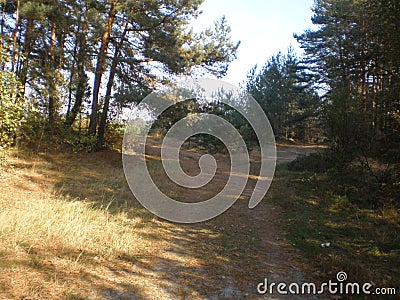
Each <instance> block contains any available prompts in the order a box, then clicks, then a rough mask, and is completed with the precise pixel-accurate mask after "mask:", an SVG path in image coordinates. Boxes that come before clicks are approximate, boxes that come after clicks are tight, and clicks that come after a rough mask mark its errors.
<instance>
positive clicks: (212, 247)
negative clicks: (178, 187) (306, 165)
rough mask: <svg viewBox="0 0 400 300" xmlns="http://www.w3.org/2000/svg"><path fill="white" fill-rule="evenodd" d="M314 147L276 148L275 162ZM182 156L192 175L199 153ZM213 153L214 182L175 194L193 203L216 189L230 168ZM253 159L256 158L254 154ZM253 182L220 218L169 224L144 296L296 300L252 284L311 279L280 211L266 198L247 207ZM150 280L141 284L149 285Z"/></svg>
mask: <svg viewBox="0 0 400 300" xmlns="http://www.w3.org/2000/svg"><path fill="white" fill-rule="evenodd" d="M159 146H160V145H159V144H158V143H157V141H152V142H151V146H150V147H148V149H147V152H148V154H149V155H151V156H152V157H158V156H159V154H160V148H159ZM315 151H316V149H315V148H313V147H304V146H303V147H301V146H286V147H278V153H277V154H278V155H277V156H278V163H279V162H287V161H290V160H293V159H294V158H296V157H297V156H298V155H307V154H309V153H311V152H315ZM181 154H182V157H181V159H182V164H183V168H184V169H185V170H186V171H187V172H188V173H192V174H193V175H194V174H197V172H199V168H198V157H199V156H200V155H199V154H197V153H192V152H188V151H181ZM215 157H216V159H217V161H218V170H217V173H216V175H215V177H214V179H213V182H216V184H214V185H213V184H211V185H207V188H205V189H198V190H196V191H193V190H189V191H188V190H184V191H179V192H178V194H177V195H178V197H177V198H179V199H180V200H182V201H194V202H197V201H202V200H205V199H208V198H209V197H210V196H213V195H215V194H216V193H218V192H219V191H220V188H221V187H220V186H221V183H222V184H223V183H224V182H226V180H227V178H228V174H229V168H230V166H229V162H228V161H227V157H225V156H222V155H216V156H215ZM253 159H255V160H257V155H255V158H253ZM255 182H256V178H252V179H250V180H249V183H248V185H247V186H246V189H245V191H244V192H243V194H242V196H241V198H240V199H239V201H237V202H236V203H235V204H234V205H233V207H232V208H230V209H229V210H228V211H227V212H225V213H224V214H222V215H221V216H219V217H217V218H215V219H213V220H211V221H207V222H203V223H199V224H189V225H182V224H173V226H172V227H171V228H170V229H169V230H168V231H167V232H166V235H165V239H166V243H165V244H164V246H163V247H161V248H159V249H158V257H157V258H156V259H155V261H153V263H154V264H152V267H151V268H150V270H149V272H150V273H149V274H147V275H148V276H150V277H149V279H150V278H153V277H155V278H157V280H159V287H158V288H155V289H154V290H153V291H152V293H147V295H148V298H146V299H280V298H285V299H286V298H290V299H296V297H293V295H292V296H290V297H284V296H280V295H276V294H274V295H260V294H259V293H258V292H257V285H258V284H259V283H260V282H262V281H263V280H264V279H265V278H267V279H268V282H275V283H280V282H285V283H291V282H296V283H303V282H310V278H308V276H307V264H306V262H305V261H303V260H302V258H301V257H300V256H299V255H298V253H297V252H296V250H295V249H294V248H293V247H292V246H291V245H289V244H288V242H287V241H286V240H285V238H284V236H285V232H284V231H283V229H282V228H281V227H280V216H281V215H282V214H284V213H285V212H284V210H283V209H281V208H278V207H276V206H274V205H273V204H271V203H270V202H269V201H265V200H264V201H262V202H261V203H260V204H259V205H258V206H257V207H256V208H255V209H253V210H250V209H248V207H247V205H248V198H249V196H250V195H251V193H252V187H253V186H254V184H255ZM160 222H161V223H163V224H165V221H161V220H160ZM161 227H163V226H161ZM164 229H165V228H164ZM151 281H152V280H151V279H150V280H149V282H148V283H147V284H144V285H145V286H146V285H147V286H154V282H153V283H151ZM144 282H146V280H145V281H144ZM204 295H206V296H204ZM120 296H121V295H120ZM122 296H123V295H122ZM117 298H118V297H117ZM117 298H116V297H110V299H117ZM120 298H121V297H120ZM122 298H123V297H122ZM128 298H129V297H128ZM298 298H301V297H298ZM308 298H309V297H308ZM129 299H131V298H129Z"/></svg>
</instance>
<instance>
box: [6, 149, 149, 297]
mask: <svg viewBox="0 0 400 300" xmlns="http://www.w3.org/2000/svg"><path fill="white" fill-rule="evenodd" d="M100 155H101V154H100ZM109 155H110V153H109ZM111 155H113V154H112V153H111ZM114 155H116V154H114ZM96 159H97V160H98V161H101V160H99V159H98V158H96V157H94V158H93V157H89V156H87V157H85V156H84V155H83V157H82V156H77V155H73V154H64V155H55V154H42V155H38V156H36V157H33V158H32V157H30V155H23V154H22V155H21V153H20V154H18V155H14V156H11V157H10V158H9V162H8V166H7V167H5V168H3V169H2V170H1V173H0V182H1V185H0V195H1V196H0V211H1V212H0V270H1V273H0V298H1V299H3V298H21V297H22V298H23V297H28V298H38V299H39V298H40V299H42V298H69V297H72V298H74V297H75V296H77V295H79V296H85V295H86V296H90V295H91V294H93V293H94V294H95V295H96V294H97V293H101V291H102V290H103V289H104V288H106V287H107V286H110V285H109V284H104V283H101V282H102V280H98V281H99V282H100V283H99V286H100V287H98V288H96V287H94V286H95V285H96V280H94V279H93V278H92V279H89V280H88V278H90V277H92V276H97V275H100V274H101V273H104V272H103V271H102V268H104V265H108V264H111V265H112V264H115V263H116V261H117V260H119V259H120V258H121V257H124V262H135V261H136V259H137V258H138V257H142V256H143V255H145V254H146V253H147V252H149V251H150V250H151V249H152V248H151V247H150V245H151V242H152V240H151V238H149V237H148V234H150V233H151V230H152V229H149V228H148V226H149V225H150V224H153V221H154V220H153V218H152V216H151V215H148V214H146V213H145V212H144V211H142V210H141V209H140V208H139V207H134V205H129V208H128V209H125V210H122V209H121V207H122V206H123V203H118V204H117V205H113V202H118V201H120V199H121V198H120V197H121V196H122V195H123V194H126V195H128V196H129V191H128V190H127V187H125V186H121V185H123V181H122V179H123V174H119V173H120V172H121V170H120V169H118V171H116V170H115V165H112V164H111V165H104V164H103V165H100V166H98V167H94V166H95V165H93V160H96ZM74 162H75V163H76V164H74ZM100 172H104V175H102V174H101V173H100ZM106 174H110V175H111V176H110V177H107V175H106ZM107 181H108V182H107ZM71 195H75V196H71ZM76 195H80V196H81V197H83V199H82V198H81V199H80V198H77V197H76ZM129 200H133V199H132V197H131V198H129V197H128V198H127V197H125V202H126V201H129ZM125 206H128V204H126V203H125ZM133 210H134V211H135V216H132V211H133ZM144 224H147V225H144ZM146 226H147V227H146ZM153 229H155V228H153ZM145 233H146V234H145ZM99 262H105V263H104V265H103V266H102V264H99ZM85 278H86V279H85ZM74 295H75V296H74Z"/></svg>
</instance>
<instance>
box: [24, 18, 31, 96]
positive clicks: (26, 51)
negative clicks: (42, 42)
mask: <svg viewBox="0 0 400 300" xmlns="http://www.w3.org/2000/svg"><path fill="white" fill-rule="evenodd" d="M33 24H34V23H33V19H31V18H29V19H28V24H27V25H26V32H25V40H24V63H23V68H22V70H21V82H22V88H23V93H22V95H25V89H26V82H27V80H28V65H29V55H30V53H31V38H32V28H33Z"/></svg>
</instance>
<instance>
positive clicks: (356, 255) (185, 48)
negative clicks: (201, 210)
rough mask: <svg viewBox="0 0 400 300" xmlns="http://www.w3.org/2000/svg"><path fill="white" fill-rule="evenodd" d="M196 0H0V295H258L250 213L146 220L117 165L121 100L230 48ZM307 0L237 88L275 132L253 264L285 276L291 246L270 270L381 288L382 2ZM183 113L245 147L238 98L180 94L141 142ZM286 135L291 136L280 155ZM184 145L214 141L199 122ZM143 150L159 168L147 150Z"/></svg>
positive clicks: (394, 184)
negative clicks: (224, 130) (221, 125)
mask: <svg viewBox="0 0 400 300" xmlns="http://www.w3.org/2000/svg"><path fill="white" fill-rule="evenodd" d="M202 3H203V0H184V1H181V0H164V1H158V0H140V1H129V0H102V1H94V0H58V1H56V0H45V1H43V0H30V1H26V0H0V8H1V20H0V31H1V39H0V91H1V92H0V190H1V192H0V207H1V209H0V216H1V217H0V218H1V220H0V228H1V230H0V241H1V245H0V257H1V262H0V298H2V297H3V296H4V297H6V298H13V299H14V298H18V299H44V298H46V299H53V298H54V299H58V298H65V299H86V298H90V297H94V298H95V299H97V298H99V299H206V298H207V299H247V298H248V299H258V298H257V297H258V296H259V295H256V293H257V290H256V288H255V287H254V286H256V284H257V280H259V279H260V278H261V277H263V276H264V275H263V268H265V266H263V265H262V264H261V263H260V260H262V259H267V258H266V256H265V255H266V254H265V251H267V250H265V248H266V247H267V246H266V244H265V243H267V242H266V241H265V240H262V239H261V238H260V237H259V236H260V235H259V234H258V235H256V233H257V231H260V230H265V229H260V228H261V227H262V226H259V227H257V225H256V224H253V221H249V220H250V219H251V216H250V215H247V213H246V214H245V213H244V212H238V211H237V212H234V213H233V214H234V215H232V216H230V217H229V216H225V215H223V216H221V217H218V218H216V220H215V221H212V222H210V223H208V224H196V225H193V226H192V227H187V226H186V227H185V226H183V225H182V226H181V225H180V224H174V223H169V222H164V221H163V220H161V219H158V218H156V217H154V216H152V215H151V214H149V213H148V212H146V211H145V210H144V209H143V208H142V207H141V206H140V205H138V204H137V203H136V202H135V200H134V199H133V196H132V195H131V193H130V191H129V188H128V187H127V186H126V182H125V180H124V178H123V173H122V168H121V161H120V160H121V159H120V156H121V147H122V138H123V135H124V131H125V127H126V124H127V115H126V112H127V111H129V110H132V109H134V108H135V107H137V105H138V104H139V103H140V101H141V100H142V99H143V98H144V97H145V96H146V95H148V94H150V93H152V92H153V91H157V90H158V89H159V88H160V87H161V86H163V85H168V84H170V83H172V82H174V81H176V80H179V79H182V78H188V77H202V76H204V75H207V76H213V78H223V77H224V76H225V75H226V74H227V72H228V68H229V65H230V63H231V62H233V61H234V60H235V59H236V58H237V53H238V49H240V44H241V42H240V41H235V40H234V39H232V37H231V28H230V26H229V20H227V19H226V18H225V17H221V18H220V19H218V20H216V21H215V22H214V24H211V26H210V27H209V28H205V29H204V30H203V31H201V32H198V31H195V30H193V28H192V27H191V25H190V24H191V21H192V20H193V19H196V18H197V17H198V15H199V14H200V13H201V4H202ZM311 9H312V12H313V17H312V23H313V24H314V27H313V29H308V30H306V31H304V32H297V33H294V37H295V39H296V40H297V42H298V44H299V46H300V48H301V49H302V50H303V53H302V54H298V53H297V52H296V51H295V50H294V49H293V47H291V46H289V45H288V48H287V50H282V51H279V52H277V53H276V54H275V55H273V56H271V57H269V58H267V59H266V61H265V63H264V64H263V65H262V66H257V65H256V66H254V67H253V68H252V69H251V70H249V72H248V75H247V78H243V82H242V84H241V86H240V89H241V90H243V92H246V93H248V94H250V95H252V96H253V97H254V99H256V101H257V102H258V103H259V105H260V107H261V108H262V110H263V111H264V112H265V114H266V115H267V117H268V119H269V122H270V124H271V126H272V129H273V132H274V134H275V139H276V143H277V146H278V165H277V167H276V173H275V177H274V180H273V182H272V185H271V190H270V192H268V195H267V196H266V197H265V202H267V203H266V204H265V207H264V208H260V212H264V213H265V214H266V215H267V214H268V211H269V210H270V209H271V207H272V208H273V210H274V211H275V212H274V213H272V215H273V216H272V217H271V220H272V221H271V220H269V219H270V218H269V217H266V216H264V217H260V218H261V219H262V220H263V221H262V222H267V223H262V224H264V225H266V226H271V228H275V229H273V230H272V232H273V233H274V234H275V233H276V235H277V236H279V237H276V241H280V243H282V244H279V245H275V246H273V248H272V249H273V251H276V252H277V253H278V255H277V258H276V260H277V262H276V264H277V265H279V266H281V267H275V269H272V271H271V272H273V271H275V272H277V273H279V272H283V273H285V274H289V271H288V270H289V269H290V266H289V265H287V264H288V262H291V261H293V260H295V259H296V258H298V256H297V255H300V257H301V259H300V263H298V265H296V264H295V263H293V265H295V268H298V269H301V270H302V274H303V275H304V276H303V275H302V276H300V277H296V276H297V275H293V274H292V273H290V274H291V275H287V278H285V280H290V279H292V280H294V279H297V280H303V281H304V280H305V278H311V279H313V280H315V281H316V282H323V281H324V280H325V281H326V280H328V279H335V274H336V273H337V272H339V271H343V270H344V271H346V272H347V274H348V275H349V277H351V280H353V281H354V280H358V281H365V282H374V284H375V285H377V286H380V287H385V288H392V287H393V288H396V289H397V291H398V293H399V292H400V290H398V288H399V284H400V281H399V278H400V277H399V275H400V269H399V268H398V266H399V265H400V257H399V254H400V228H399V227H400V50H399V49H400V34H399V32H400V2H399V1H397V0H376V1H371V0H315V1H314V5H313V7H312V8H311ZM266 30H268V29H266ZM262 38H263V37H260V39H262ZM199 113H211V114H216V115H218V116H220V117H222V118H224V119H226V120H227V121H228V122H229V123H231V124H233V125H234V126H235V127H236V128H237V129H238V131H239V132H240V134H241V135H242V137H243V138H244V140H245V141H246V144H247V146H248V147H249V149H251V152H257V149H258V144H257V143H258V141H257V137H256V136H255V134H254V131H253V130H252V128H251V125H250V124H249V123H248V122H247V121H246V119H244V118H243V116H241V115H240V113H238V112H237V111H235V110H234V109H233V108H231V107H229V106H227V105H225V104H222V103H219V102H218V101H215V102H212V101H211V102H209V103H208V104H207V105H200V104H199V102H198V101H196V99H188V100H187V101H183V102H179V103H177V104H176V105H174V106H173V107H172V108H171V109H168V110H167V111H166V112H164V113H163V114H162V115H161V116H160V118H159V119H158V120H157V122H156V123H155V126H154V128H153V131H152V134H153V135H154V143H158V139H159V138H160V137H161V136H163V135H165V133H166V132H167V131H168V129H169V128H170V126H171V125H172V124H174V123H176V122H177V121H179V120H180V119H182V118H184V117H185V116H188V115H191V114H199ZM291 149H292V150H291ZM293 149H303V150H299V151H298V152H296V153H297V154H300V155H296V156H298V157H297V158H296V157H294V158H293V159H290V160H289V159H288V160H287V161H286V162H285V161H284V162H281V161H280V158H279V155H281V154H280V153H287V152H290V151H294V150H293ZM304 149H306V150H307V149H313V150H312V151H308V150H307V151H306V150H304ZM194 150H197V151H200V152H202V153H203V152H204V153H212V154H217V155H222V156H224V155H226V151H225V149H224V147H223V145H220V142H219V141H218V140H217V139H215V138H214V137H212V136H208V135H206V134H203V135H198V136H197V137H194V138H191V139H189V140H188V145H187V149H186V150H185V151H188V152H187V153H186V152H185V153H186V154H185V155H187V156H188V157H189V158H192V156H191V155H192V154H190V153H191V152H193V151H194ZM296 151H297V150H296ZM303 154H306V155H303ZM152 155H156V154H152ZM157 155H159V154H157ZM222 156H221V157H222ZM149 159H150V158H149ZM188 160H189V159H188ZM257 163H258V162H257V160H255V161H252V167H254V168H255V169H256V170H258V169H257ZM148 166H149V168H150V169H151V170H152V174H153V175H154V174H155V177H156V178H158V179H157V180H158V181H159V182H161V183H160V184H161V185H163V184H165V183H164V181H165V180H164V177H163V176H164V175H165V174H164V173H162V171H161V168H162V165H161V166H160V162H159V161H157V160H154V161H152V160H151V161H150V162H148ZM188 168H189V169H190V168H191V167H188ZM258 168H259V167H258ZM252 169H253V168H252ZM105 174H112V176H108V175H105ZM256 175H257V174H256ZM249 178H250V177H249ZM249 180H250V179H249ZM162 189H164V190H168V191H169V190H170V187H169V186H164V187H162ZM171 193H172V192H171ZM174 193H175V194H174V195H175V196H176V198H187V197H191V196H190V195H191V194H190V193H189V194H188V192H187V191H186V192H182V193H181V192H180V191H178V192H174ZM180 193H181V194H180ZM16 195H19V196H16ZM26 200H29V201H26ZM28 202H29V203H28ZM133 202H135V203H133ZM132 203H133V204H132ZM238 205H239V204H238ZM275 208H276V210H275ZM228 212H229V211H228ZM235 214H236V215H235ZM260 214H261V213H258V214H257V216H259V215H260ZM280 214H282V216H280ZM278 215H279V216H278ZM257 218H258V217H257ZM267 219H268V220H267ZM257 220H258V219H257ZM278 220H279V222H278ZM275 221H276V224H275V223H273V224H275V225H272V223H268V222H275ZM260 222H261V221H260ZM242 223H243V224H245V225H243V227H240V226H241V225H240V224H242ZM250 223H252V225H249V224H250ZM260 224H261V223H260ZM246 226H248V227H246ZM252 226H253V227H252ZM228 227H229V228H234V229H232V230H234V231H231V232H227V228H228ZM243 228H245V229H243ZM247 229H248V230H249V232H248V233H247V234H245V233H244V232H245V231H246V230H247ZM233 232H236V235H234V234H233ZM250 232H252V233H250ZM261 232H263V231H261ZM263 233H264V232H263ZM266 236H268V238H270V239H271V241H273V240H274V239H275V235H274V236H270V235H268V234H266ZM325 242H329V245H331V244H332V246H329V247H327V248H326V249H325V246H323V247H321V245H326V243H325ZM324 243H325V244H324ZM152 247H153V250H154V253H156V254H154V253H151V250H150V249H151V248H152ZM185 247H187V248H188V249H189V248H190V249H189V250H187V249H186V248H185ZM274 247H275V248H274ZM284 247H289V249H292V250H293V249H295V250H293V251H299V253H300V254H297V252H296V254H287V253H286V252H285V253H286V254H282V252H283V250H282V249H283V248H284ZM178 248H179V251H178V250H177V249H178ZM165 249H167V250H165ZM168 249H172V250H171V251H170V256H168V255H167V256H165V255H166V254H165V253H167V252H168ZM185 249H186V250H185ZM284 249H286V248H284ZM292 250H290V251H292ZM180 251H181V252H184V253H185V255H186V256H185V263H182V265H184V266H185V267H182V266H180V265H179V263H178V262H179V261H180V260H179V259H178V258H176V257H177V256H178V254H179V253H181V252H180ZM185 251H186V252H185ZM271 251H272V250H271ZM290 251H289V252H290ZM171 253H172V254H171ZM210 253H213V254H212V255H211V254H210ZM279 253H281V256H279ZM285 255H289V256H285ZM260 257H261V259H260ZM268 257H270V256H268ZM175 259H176V260H175ZM182 259H183V258H182ZM160 261H162V262H161V265H160ZM157 262H158V263H157ZM224 262H225V263H224ZM246 264H247V265H249V267H248V268H249V269H248V274H244V272H243V270H244V269H246V267H244V266H246ZM128 265H129V266H128ZM226 265H228V266H226ZM227 268H228V269H229V272H232V273H231V274H232V275H229V276H228V275H226V273H224V272H228V271H227V270H228V269H227ZM16 270H17V271H16ZM123 270H128V271H123ZM264 271H265V270H264ZM15 272H16V273H19V274H14V273H15ZM113 272H114V273H113ZM124 272H125V273H124ZM174 272H175V273H176V274H177V275H176V277H175V279H174V278H170V277H169V276H171V275H166V274H167V273H171V274H172V273H174ZM196 272H197V273H196ZM122 273H123V274H122ZM150 273H151V276H150V275H149V274H150ZM175 273H174V274H175ZM74 274H75V275H74ZM113 274H114V275H113ZM127 274H135V276H134V277H132V278H130V279H129V278H128V277H129V276H128V275H127ZM185 274H186V275H185ZM187 274H190V275H187ZM74 276H75V277H74ZM113 276H114V277H115V278H114V277H113ZM132 276H133V275H132ZM221 276H222V277H221ZM110 277H113V278H114V279H109V278H110ZM153 277H154V278H158V280H159V281H160V282H162V285H163V288H161V287H160V288H159V289H156V290H157V291H156V292H155V293H156V294H154V295H155V296H151V293H152V292H154V289H153V290H152V289H150V291H149V290H148V289H146V288H144V286H152V285H154V284H155V283H154V282H153V279H154V278H153ZM35 278H36V279H35ZM143 278H146V279H143ZM221 278H223V279H221ZM221 280H222V282H219V281H221ZM132 281H133V282H136V283H135V284H131V282H132ZM217 282H219V283H218V284H217ZM221 286H222V287H221ZM221 289H222V290H221ZM211 296H214V297H215V298H209V297H211ZM152 297H153V298H152Z"/></svg>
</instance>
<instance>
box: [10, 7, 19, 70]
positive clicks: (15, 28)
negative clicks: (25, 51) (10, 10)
mask: <svg viewBox="0 0 400 300" xmlns="http://www.w3.org/2000/svg"><path fill="white" fill-rule="evenodd" d="M18 28H19V0H17V2H16V10H15V27H14V30H13V52H12V59H11V71H12V72H14V70H15V57H16V55H17V37H18Z"/></svg>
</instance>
